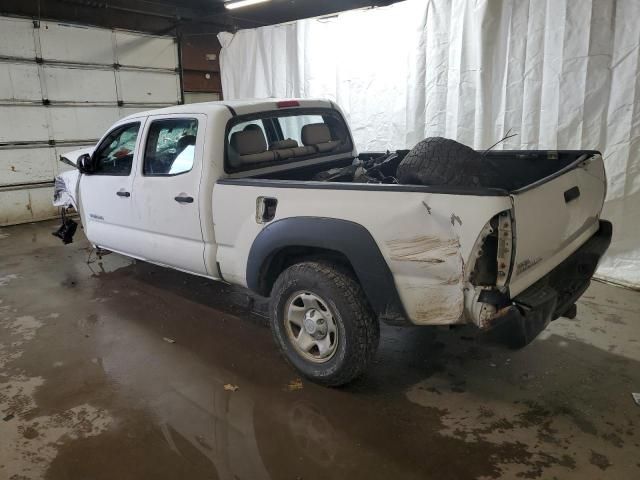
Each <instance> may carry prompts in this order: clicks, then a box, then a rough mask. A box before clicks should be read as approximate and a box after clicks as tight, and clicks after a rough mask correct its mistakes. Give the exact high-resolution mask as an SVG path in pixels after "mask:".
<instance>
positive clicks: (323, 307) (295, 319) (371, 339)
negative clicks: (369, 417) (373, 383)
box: [270, 262, 380, 386]
mask: <svg viewBox="0 0 640 480" xmlns="http://www.w3.org/2000/svg"><path fill="white" fill-rule="evenodd" d="M270 310H271V315H270V319H271V331H272V332H273V336H274V338H275V340H276V343H277V344H278V347H279V348H280V351H281V352H282V353H283V354H284V356H285V358H286V359H287V360H288V361H289V363H291V364H292V365H293V366H294V367H295V368H296V369H297V370H298V371H299V372H300V373H301V374H302V375H304V376H305V377H307V378H309V379H311V380H313V381H315V382H317V383H321V384H323V385H328V386H339V385H344V384H346V383H348V382H350V381H351V380H353V379H355V378H356V377H358V376H359V375H360V374H361V373H362V372H363V371H364V370H365V369H366V367H367V365H368V364H369V363H370V361H371V359H372V358H373V356H374V355H375V351H376V349H377V346H378V340H379V337H380V326H379V324H378V321H377V319H376V317H375V315H374V314H373V312H372V310H371V307H370V306H369V304H368V302H367V300H366V298H365V296H364V292H363V291H362V288H361V287H360V285H359V284H358V282H357V281H356V280H355V279H354V278H353V277H352V276H351V275H349V274H348V273H347V272H344V271H342V270H340V269H338V268H336V267H334V266H331V265H328V264H323V263H318V262H304V263H299V264H296V265H293V266H291V267H289V268H287V269H286V270H285V271H284V272H282V274H281V275H280V276H279V277H278V279H277V280H276V283H275V285H274V287H273V291H272V296H271V305H270Z"/></svg>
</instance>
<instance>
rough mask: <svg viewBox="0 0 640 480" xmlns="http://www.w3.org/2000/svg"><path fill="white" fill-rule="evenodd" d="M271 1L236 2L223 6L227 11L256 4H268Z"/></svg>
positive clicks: (240, 0) (246, 0) (244, 0)
mask: <svg viewBox="0 0 640 480" xmlns="http://www.w3.org/2000/svg"><path fill="white" fill-rule="evenodd" d="M270 1H271V0H238V1H237V2H226V3H225V4H224V6H225V7H226V8H227V9H229V10H234V9H236V8H242V7H248V6H250V5H255V4H257V3H264V2H270Z"/></svg>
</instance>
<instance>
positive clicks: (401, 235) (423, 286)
mask: <svg viewBox="0 0 640 480" xmlns="http://www.w3.org/2000/svg"><path fill="white" fill-rule="evenodd" d="M258 196H268V197H273V198H277V200H278V208H277V211H276V217H275V220H281V219H284V218H289V217H321V218H322V217H324V218H336V219H342V220H348V221H351V222H355V223H358V224H360V225H362V226H363V227H365V228H366V229H367V230H368V231H369V232H370V233H371V235H372V236H373V238H374V240H375V242H376V244H377V245H378V247H379V249H380V251H381V252H382V254H383V256H384V257H385V260H386V262H387V264H388V265H389V268H390V270H391V273H392V275H393V279H394V282H395V285H396V288H397V290H398V294H399V297H400V299H401V301H402V303H403V306H404V308H405V311H406V313H407V316H408V317H409V320H410V321H411V322H412V323H414V324H417V325H445V324H452V323H460V322H464V321H465V315H464V303H465V302H464V295H465V291H464V289H465V285H464V279H465V261H466V259H467V258H468V257H469V255H470V253H471V249H472V248H473V245H474V243H475V241H476V239H477V238H478V235H479V233H480V231H481V230H482V228H483V226H484V225H485V223H486V222H488V221H489V220H490V219H491V217H493V216H494V215H495V214H496V213H498V212H500V211H503V210H508V209H510V208H511V201H510V199H509V197H490V196H470V195H453V194H451V195H450V194H435V193H423V192H401V191H381V190H376V189H375V187H372V188H371V189H370V190H340V189H336V190H329V189H313V188H308V189H305V188H300V189H298V188H277V187H269V186H268V185H267V184H265V185H261V186H260V187H254V186H240V185H225V184H217V185H216V186H215V188H214V198H213V213H214V218H217V219H218V221H217V222H216V226H215V229H216V239H217V241H218V257H219V261H220V265H221V269H222V274H223V277H224V278H226V279H232V280H233V281H234V282H237V283H240V284H243V285H246V273H245V272H246V266H247V252H248V251H249V250H250V248H251V245H252V243H253V241H254V239H255V237H256V236H257V235H258V233H259V232H260V230H261V229H262V228H264V225H265V224H258V223H256V221H255V208H256V207H255V205H256V203H255V202H256V198H257V197H258ZM230 204H233V205H234V212H235V213H234V215H233V216H230V215H225V212H224V211H223V210H224V209H225V208H227V207H225V206H226V205H230ZM427 206H428V208H427ZM221 219H224V221H223V220H221Z"/></svg>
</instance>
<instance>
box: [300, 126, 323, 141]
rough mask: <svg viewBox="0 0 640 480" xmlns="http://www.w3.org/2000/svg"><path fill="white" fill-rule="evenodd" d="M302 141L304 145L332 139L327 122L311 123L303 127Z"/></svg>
mask: <svg viewBox="0 0 640 480" xmlns="http://www.w3.org/2000/svg"><path fill="white" fill-rule="evenodd" d="M300 136H301V137H302V143H303V144H304V145H317V144H318V143H325V142H330V141H331V132H330V131H329V127H327V124H326V123H310V124H308V125H305V126H304V127H302V133H301V135H300Z"/></svg>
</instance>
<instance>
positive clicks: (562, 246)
mask: <svg viewBox="0 0 640 480" xmlns="http://www.w3.org/2000/svg"><path fill="white" fill-rule="evenodd" d="M605 194H606V178H605V172H604V163H603V161H602V156H601V155H599V154H597V155H590V156H589V157H587V158H586V159H585V158H584V157H582V159H581V160H580V159H579V160H577V161H576V162H574V163H573V164H572V165H569V166H567V167H566V168H564V169H563V170H561V171H559V172H558V173H557V174H555V175H554V176H552V177H551V178H547V179H543V180H541V181H539V182H536V183H535V184H532V185H530V186H528V187H525V188H523V189H521V190H518V191H516V192H514V193H513V194H512V195H511V197H512V198H513V206H514V217H515V232H514V233H515V241H514V243H515V257H514V262H513V269H512V272H511V278H510V281H509V290H510V292H511V296H512V297H513V296H515V295H517V294H518V293H520V292H522V291H523V290H525V289H526V288H527V287H529V286H530V285H531V284H533V283H535V282H536V281H537V280H539V279H540V278H541V277H543V276H544V275H546V274H547V273H549V272H550V271H551V270H553V269H554V268H555V267H556V266H558V265H559V264H560V262H562V261H563V260H564V259H565V258H566V257H568V256H569V255H571V254H572V253H573V252H574V251H576V250H577V249H578V248H579V247H580V246H581V245H582V244H584V243H585V242H586V241H587V240H588V239H589V238H590V237H591V236H592V235H593V234H594V233H595V232H596V231H597V230H598V225H599V224H598V219H599V217H600V212H601V210H602V204H603V201H604V196H605Z"/></svg>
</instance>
